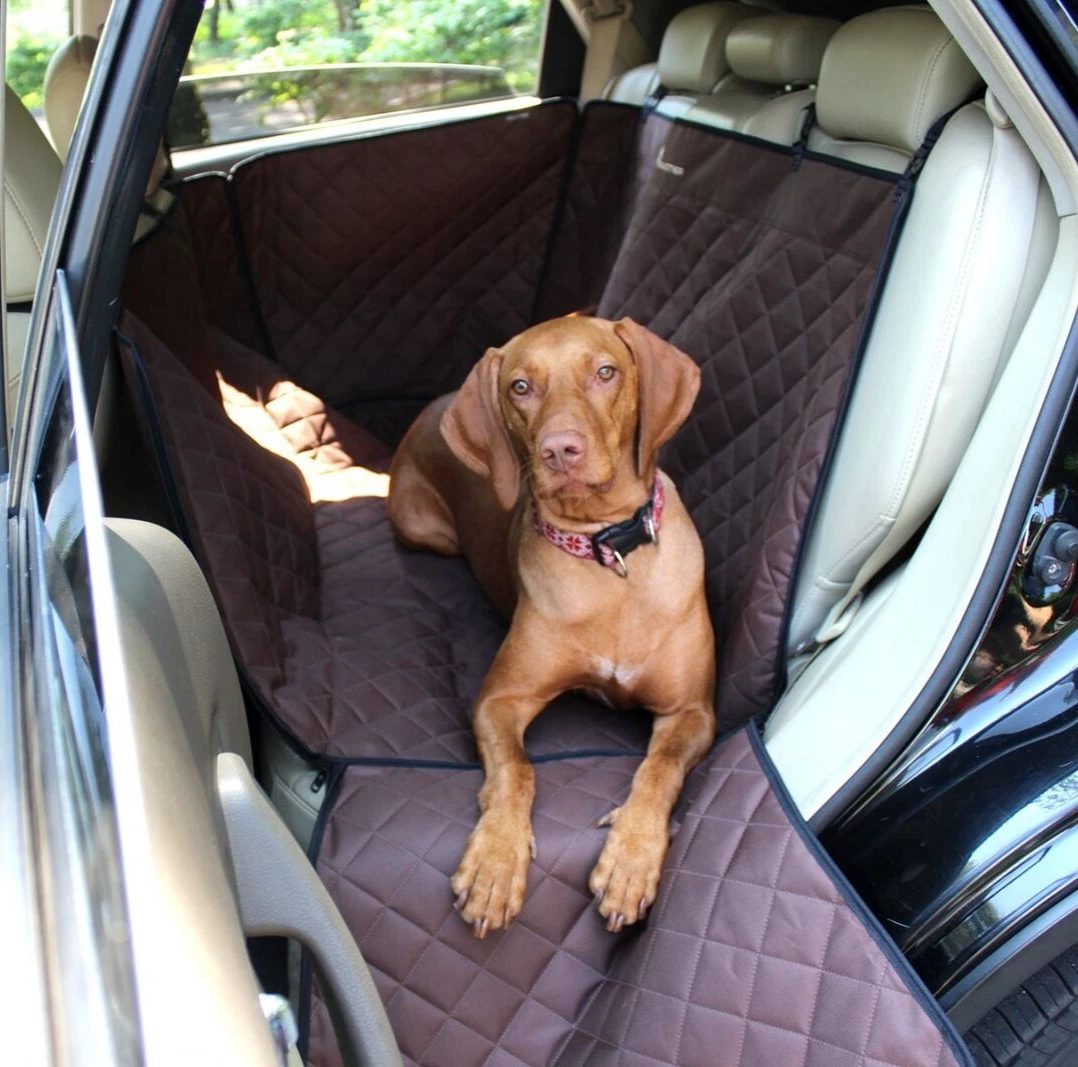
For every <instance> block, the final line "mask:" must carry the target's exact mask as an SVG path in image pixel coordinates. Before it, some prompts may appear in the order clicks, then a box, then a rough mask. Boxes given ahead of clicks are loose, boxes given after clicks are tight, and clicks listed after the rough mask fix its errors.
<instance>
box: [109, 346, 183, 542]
mask: <svg viewBox="0 0 1078 1067" xmlns="http://www.w3.org/2000/svg"><path fill="white" fill-rule="evenodd" d="M115 331H116V340H117V343H118V344H119V345H120V346H121V347H123V348H125V349H126V350H127V352H128V354H129V356H130V364H131V366H132V368H133V369H134V372H135V378H136V383H135V384H136V388H137V390H138V396H137V397H135V396H133V397H132V398H131V399H132V401H133V402H135V404H136V405H137V406H138V407H139V408H140V409H141V411H142V414H143V416H144V417H145V424H146V429H147V431H148V432H149V435H150V447H151V449H152V451H153V454H154V466H155V468H156V470H157V477H158V481H159V482H160V485H161V489H162V491H163V492H164V494H165V502H166V503H167V504H168V511H169V518H170V520H171V521H172V527H173V529H174V530H175V531H176V533H177V534H178V535H179V537H180V540H181V541H183V543H184V544H185V545H186V546H187V547H188V549H190V551H191V552H192V553H194V551H195V548H194V540H193V538H192V536H191V527H190V525H189V524H188V522H187V515H186V513H185V512H184V510H183V504H182V503H181V498H180V490H179V486H178V485H177V483H176V478H175V475H174V474H173V471H172V465H171V464H170V463H169V461H168V449H167V448H166V447H165V437H164V433H163V431H162V429H161V420H160V419H159V418H158V415H157V404H156V403H155V401H154V398H153V390H152V389H151V387H150V380H149V377H148V376H147V374H146V363H145V361H144V360H143V358H142V353H141V352H139V350H138V345H136V344H135V342H134V339H133V338H131V337H129V336H128V335H127V334H126V333H124V332H123V330H121V329H120V327H119V326H117V327H115Z"/></svg>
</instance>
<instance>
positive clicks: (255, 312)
mask: <svg viewBox="0 0 1078 1067" xmlns="http://www.w3.org/2000/svg"><path fill="white" fill-rule="evenodd" d="M225 199H226V200H227V201H228V214H229V217H230V218H231V220H232V240H233V243H234V244H235V246H236V262H237V263H238V264H239V268H240V274H241V275H242V276H243V288H244V289H245V290H246V292H247V303H248V304H249V305H250V309H251V315H252V316H253V317H254V320H255V328H256V329H257V330H258V333H259V335H260V336H261V338H262V345H263V348H264V350H265V354H266V355H267V356H269V358H270V359H272V360H273V361H274V362H275V363H279V362H280V360H279V359H278V358H277V347H276V345H274V343H273V335H272V334H271V333H270V328H269V324H268V323H267V322H266V316H265V315H264V314H263V313H262V301H261V300H259V299H258V286H257V285H256V284H255V275H254V270H253V269H252V268H251V256H250V253H249V252H248V249H247V237H246V234H244V232H243V219H242V218H241V217H240V200H239V196H238V195H237V193H236V185H235V182H234V181H233V180H232V178H231V177H228V178H226V179H225Z"/></svg>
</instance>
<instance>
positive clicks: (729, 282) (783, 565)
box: [566, 105, 908, 727]
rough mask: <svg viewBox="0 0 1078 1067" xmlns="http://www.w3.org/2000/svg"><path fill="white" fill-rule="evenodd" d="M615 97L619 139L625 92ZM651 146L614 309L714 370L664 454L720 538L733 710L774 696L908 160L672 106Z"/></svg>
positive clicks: (727, 712)
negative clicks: (849, 152)
mask: <svg viewBox="0 0 1078 1067" xmlns="http://www.w3.org/2000/svg"><path fill="white" fill-rule="evenodd" d="M608 110H609V111H610V112H611V114H610V115H609V116H607V121H606V122H604V123H600V122H598V121H597V120H598V117H599V116H602V115H605V113H606V112H607V111H608ZM597 111H598V115H597V117H596V120H594V121H596V128H597V129H599V130H600V131H603V134H602V135H603V136H604V138H607V139H608V138H609V134H608V133H606V132H605V131H606V130H607V128H608V125H609V124H610V121H611V120H614V121H613V126H614V128H615V129H619V128H620V126H621V124H622V123H623V122H624V119H623V117H622V112H623V108H621V107H619V106H617V105H606V106H605V107H600V108H597ZM636 153H637V154H636V163H635V166H633V167H628V166H623V167H622V168H621V170H622V173H623V175H624V178H623V180H624V181H625V182H627V183H628V184H629V187H630V195H629V207H628V209H627V211H626V213H625V216H624V218H625V222H624V234H623V236H621V239H620V247H619V251H618V254H617V258H616V259H615V261H614V265H613V269H612V271H611V273H610V276H609V278H608V280H607V282H606V285H605V288H604V290H603V294H602V297H601V299H600V301H599V307H598V314H599V315H601V316H603V317H605V318H615V319H616V318H620V317H621V316H623V315H630V316H632V317H633V318H635V319H636V320H637V321H639V322H642V323H645V324H647V326H648V327H649V328H650V329H652V330H653V331H655V332H656V333H657V334H659V336H661V337H664V338H666V339H667V340H669V341H671V342H673V343H674V344H675V345H677V346H678V347H679V348H680V349H682V350H683V351H684V352H687V353H688V354H689V355H691V356H692V357H693V358H694V359H695V360H696V361H697V362H698V363H699V364H700V366H701V369H702V371H703V375H702V382H701V390H700V396H699V398H698V399H697V402H696V406H695V408H694V409H693V412H692V414H691V415H690V417H689V419H688V421H687V422H686V423H685V425H684V426H683V427H682V429H681V431H680V432H679V433H678V435H677V436H676V437H675V438H674V440H673V441H672V442H671V443H670V444H669V445H668V446H667V448H666V449H665V451H664V454H663V456H662V459H661V462H662V465H663V469H664V470H666V471H667V472H668V473H669V474H670V475H671V477H672V478H673V479H674V480H675V482H676V483H677V485H678V489H679V492H680V493H681V497H682V499H683V500H684V501H685V504H686V506H687V507H688V509H689V513H690V514H691V515H692V518H693V521H694V522H695V524H696V527H697V529H698V530H699V531H700V534H701V537H702V538H703V541H704V549H705V552H706V556H707V592H708V602H709V605H710V608H711V613H712V618H713V620H714V623H715V636H716V639H717V644H718V648H719V657H720V662H719V672H718V685H719V692H718V703H717V710H718V714H719V722H720V726H722V727H731V726H736V725H738V724H740V723H744V722H746V721H747V720H748V719H749V718H750V717H752V716H753V715H755V714H758V713H762V712H766V711H767V710H768V709H769V708H770V707H771V705H772V703H773V702H774V698H775V695H776V692H775V691H776V686H777V684H778V682H779V680H780V677H779V676H780V663H781V659H780V654H781V651H782V649H783V647H784V643H783V629H784V625H785V614H786V604H787V601H788V599H789V593H790V582H791V579H792V577H793V573H794V566H795V561H796V558H797V553H798V549H799V546H800V544H801V541H802V536H803V531H804V528H805V525H806V522H807V520H808V517H809V513H810V509H811V506H812V501H813V498H814V495H815V493H816V489H817V486H818V485H819V483H820V480H821V479H820V476H821V472H822V470H823V467H824V462H825V459H826V456H827V454H828V450H829V448H830V447H831V440H832V437H833V432H834V428H835V425H836V422H837V420H838V417H839V413H840V410H841V407H842V404H843V402H844V399H845V397H846V395H847V392H848V390H849V388H850V383H851V380H852V374H853V371H854V367H855V362H856V357H857V355H858V350H859V340H860V338H861V337H862V334H863V332H864V331H865V330H866V329H867V323H866V313H867V312H868V311H869V310H870V307H871V297H872V294H873V292H874V288H875V286H876V284H877V276H878V272H879V267H880V264H881V262H882V261H883V260H884V259H885V256H886V254H887V251H888V248H889V239H891V240H893V239H894V238H895V237H896V236H897V232H898V225H897V223H898V221H900V219H901V217H902V215H903V214H904V211H905V208H906V204H907V202H908V196H902V197H899V196H896V182H897V176H895V175H891V174H885V173H882V172H876V171H868V170H865V169H862V168H856V167H852V166H843V165H840V164H837V163H836V162H835V161H828V160H825V159H823V158H819V157H813V156H811V155H806V156H805V157H804V158H803V159H801V160H800V162H799V163H798V165H796V166H795V165H794V164H793V162H792V150H791V149H788V148H785V147H781V146H777V145H771V144H769V143H767V142H763V141H755V140H750V139H745V138H741V137H736V136H732V135H730V134H726V133H720V132H717V131H714V130H710V129H706V128H703V127H696V126H693V125H691V124H688V123H684V122H675V121H672V120H670V119H667V118H664V117H663V116H661V115H658V114H653V115H651V116H650V117H649V118H648V119H647V120H646V122H645V123H644V126H643V129H642V130H641V132H640V135H639V139H638V142H637V148H636ZM571 197H572V194H571ZM566 239H567V240H570V241H571V240H572V238H566Z"/></svg>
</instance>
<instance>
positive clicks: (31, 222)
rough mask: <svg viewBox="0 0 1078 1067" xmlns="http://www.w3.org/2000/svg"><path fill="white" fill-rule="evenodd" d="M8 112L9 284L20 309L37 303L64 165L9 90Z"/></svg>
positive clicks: (9, 293) (11, 299) (6, 256)
mask: <svg viewBox="0 0 1078 1067" xmlns="http://www.w3.org/2000/svg"><path fill="white" fill-rule="evenodd" d="M4 109H5V110H4V265H5V267H6V271H7V273H6V277H5V279H4V282H5V285H6V287H7V294H6V297H7V302H8V303H9V304H21V303H25V302H26V301H29V300H32V299H33V298H34V289H35V288H36V286H37V275H38V271H39V270H40V269H41V256H42V253H43V252H44V250H45V235H46V234H47V233H48V230H49V218H50V217H51V216H52V208H53V204H54V203H55V202H56V194H57V193H58V192H59V190H60V170H61V166H60V160H59V159H57V157H56V153H55V152H54V151H53V150H52V146H51V145H50V144H49V142H48V140H47V139H46V138H45V134H44V133H42V131H41V127H40V126H38V124H37V122H35V121H34V117H33V116H32V115H31V114H30V112H29V111H27V110H26V108H25V107H24V106H23V103H22V101H21V100H20V99H19V98H18V97H17V96H16V95H15V93H14V92H13V91H12V89H11V87H10V86H5V93H4Z"/></svg>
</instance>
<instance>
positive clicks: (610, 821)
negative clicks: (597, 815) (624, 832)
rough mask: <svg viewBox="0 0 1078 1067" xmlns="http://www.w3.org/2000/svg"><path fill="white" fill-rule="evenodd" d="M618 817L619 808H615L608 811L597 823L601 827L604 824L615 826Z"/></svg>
mask: <svg viewBox="0 0 1078 1067" xmlns="http://www.w3.org/2000/svg"><path fill="white" fill-rule="evenodd" d="M617 817H618V810H617V808H615V809H614V810H613V811H608V812H607V813H606V814H605V815H604V816H603V817H602V818H601V819H600V820H599V821H598V822H597V823H596V824H595V825H596V827H598V828H599V829H602V828H603V827H604V826H613V825H614V820H615V819H616V818H617Z"/></svg>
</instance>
